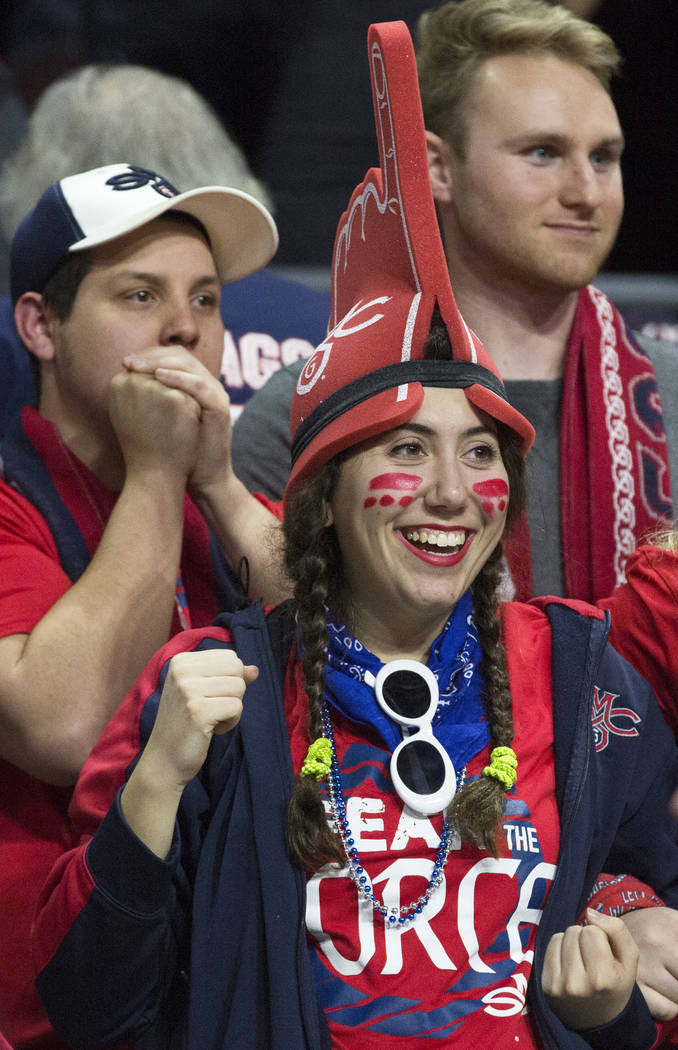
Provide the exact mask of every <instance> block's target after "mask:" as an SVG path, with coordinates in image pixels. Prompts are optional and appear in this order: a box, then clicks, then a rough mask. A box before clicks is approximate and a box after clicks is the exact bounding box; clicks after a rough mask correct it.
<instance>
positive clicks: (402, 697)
mask: <svg viewBox="0 0 678 1050" xmlns="http://www.w3.org/2000/svg"><path fill="white" fill-rule="evenodd" d="M381 693H382V696H383V698H384V700H385V701H386V703H387V704H388V706H389V707H390V708H391V710H392V711H394V712H395V714H397V715H400V717H401V718H421V717H422V716H423V715H425V714H426V712H427V711H428V709H429V706H430V703H431V691H430V689H429V687H428V683H427V681H426V679H425V678H422V676H421V675H420V674H418V673H417V672H416V671H405V670H402V671H393V672H392V673H391V674H389V675H388V676H387V677H386V678H385V680H384V684H383V686H382V689H381Z"/></svg>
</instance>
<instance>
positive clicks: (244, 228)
mask: <svg viewBox="0 0 678 1050" xmlns="http://www.w3.org/2000/svg"><path fill="white" fill-rule="evenodd" d="M167 211H181V212H185V213H186V214H188V215H192V216H194V218H196V219H198V220H199V222H201V223H202V225H203V226H204V227H205V230H206V231H207V235H208V237H209V239H210V245H211V250H212V255H213V257H214V262H215V266H216V269H217V274H218V275H219V280H220V281H221V282H222V284H228V283H229V282H231V281H237V280H239V279H240V278H241V277H247V276H248V275H249V274H251V273H255V272H256V271H257V270H260V269H261V268H262V266H266V264H267V263H269V262H270V260H271V259H272V258H273V256H274V255H275V252H276V251H277V248H278V231H277V228H276V225H275V223H274V221H273V219H272V218H271V216H270V215H269V213H268V212H267V211H266V209H265V208H264V206H263V205H262V204H260V203H259V201H257V200H255V198H254V197H251V196H250V195H249V194H248V193H244V192H243V191H242V190H236V189H226V188H225V187H222V186H204V187H201V188H200V189H196V190H187V192H186V193H179V194H177V195H176V196H174V197H166V198H165V197H161V196H159V197H158V203H157V205H156V204H154V206H153V207H151V208H148V209H146V210H145V211H140V212H139V213H137V214H136V215H135V216H134V219H133V221H130V218H129V216H128V217H126V219H125V220H124V221H117V222H111V223H108V224H107V225H105V226H101V227H99V229H98V230H97V232H96V234H95V235H93V236H90V237H83V238H82V239H81V240H79V241H76V242H75V244H72V245H71V246H70V248H69V252H79V251H83V250H85V249H87V248H95V247H97V246H98V245H100V244H108V243H109V242H110V241H113V240H116V239H117V238H118V237H123V236H124V235H125V234H126V233H131V232H132V231H133V230H138V229H139V228H140V227H141V226H145V225H146V223H148V222H152V221H153V219H157V218H159V217H160V216H162V215H163V214H164V213H165V212H167Z"/></svg>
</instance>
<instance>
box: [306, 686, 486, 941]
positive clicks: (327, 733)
mask: <svg viewBox="0 0 678 1050" xmlns="http://www.w3.org/2000/svg"><path fill="white" fill-rule="evenodd" d="M322 729H323V736H324V737H325V738H326V739H327V740H328V741H329V744H330V748H331V750H332V763H331V767H330V771H329V773H328V775H327V788H328V794H329V797H330V808H331V810H332V819H333V821H334V828H335V830H336V832H337V834H338V835H339V838H340V839H341V844H342V846H343V849H344V853H345V854H346V860H347V862H348V874H349V876H350V878H351V879H352V880H353V882H354V883H355V886H356V889H357V890H358V896H359V898H360V899H361V900H365V901H367V902H368V904H370V905H371V907H372V908H373V909H374V911H375V912H377V914H378V915H381V917H382V918H383V920H384V922H385V923H387V925H388V926H389V927H391V928H393V929H400V930H404V929H407V927H408V926H411V925H412V923H413V922H414V921H415V920H416V918H417V916H418V915H421V914H422V912H423V911H424V909H425V908H426V906H427V905H428V902H429V901H430V899H431V897H432V896H433V893H434V891H435V890H436V889H437V888H438V887H439V886H440V885H442V881H443V868H444V867H445V865H446V864H447V859H448V857H449V855H450V850H451V849H452V836H451V833H450V826H449V824H448V821H447V816H444V817H443V829H442V833H441V836H440V844H439V846H438V852H437V854H436V859H435V863H434V865H433V871H432V872H431V877H430V879H429V882H428V887H427V888H426V890H425V891H424V893H423V894H422V895H421V897H418V898H417V900H414V901H410V903H409V904H407V905H402V906H401V907H400V908H388V907H387V906H386V905H385V904H384V902H383V901H380V900H379V898H378V897H377V895H376V894H375V893H374V890H373V888H372V885H371V883H370V879H369V876H368V874H367V872H366V871H365V868H364V867H363V865H362V863H361V860H360V857H359V855H358V849H357V847H356V844H355V839H354V837H353V835H352V833H351V828H350V827H349V823H348V819H347V817H346V801H345V799H344V792H343V790H342V786H341V773H340V772H339V762H338V760H337V750H336V747H335V743H334V730H333V729H332V720H331V718H330V712H329V707H328V705H327V701H324V702H323V711H322ZM465 779H466V766H464V768H463V769H462V770H461V771H460V772H459V773H457V791H459V789H460V788H461V787H462V786H463V784H464V781H465Z"/></svg>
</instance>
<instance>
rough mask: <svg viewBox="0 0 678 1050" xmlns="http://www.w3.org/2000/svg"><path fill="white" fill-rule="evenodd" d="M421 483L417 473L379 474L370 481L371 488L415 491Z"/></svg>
mask: <svg viewBox="0 0 678 1050" xmlns="http://www.w3.org/2000/svg"><path fill="white" fill-rule="evenodd" d="M420 485H421V478H420V477H418V476H417V475H416V474H379V475H378V476H377V477H376V478H372V480H371V481H370V489H397V490H398V491H399V492H414V491H415V489H418V488H419V486H420Z"/></svg>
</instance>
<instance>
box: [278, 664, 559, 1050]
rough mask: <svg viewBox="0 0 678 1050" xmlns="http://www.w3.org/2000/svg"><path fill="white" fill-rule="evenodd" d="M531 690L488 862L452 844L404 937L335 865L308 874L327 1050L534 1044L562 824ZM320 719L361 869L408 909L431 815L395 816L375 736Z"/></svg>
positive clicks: (518, 716)
mask: <svg viewBox="0 0 678 1050" xmlns="http://www.w3.org/2000/svg"><path fill="white" fill-rule="evenodd" d="M297 673H299V672H297ZM300 682H301V680H300V679H299V682H298V684H300ZM535 693H537V694H539V693H541V695H536V696H534V695H533V696H531V697H530V701H529V707H526V708H525V710H521V709H520V706H517V707H516V704H515V698H514V720H515V723H516V738H515V741H514V748H515V750H516V752H517V753H518V755H519V766H518V779H517V782H516V784H515V786H514V788H513V789H512V790H511V791H510V792H508V793H507V805H506V811H505V815H504V818H503V829H504V839H505V847H504V848H503V851H502V854H501V855H500V856H499V857H498V858H496V859H495V858H493V857H492V856H490V855H489V854H488V853H487V851H485V850H480V849H477V848H475V847H471V846H468V845H466V844H461V843H460V842H459V840H458V838H457V839H456V840H455V841H454V843H453V848H452V851H451V852H450V855H449V859H448V862H447V864H446V866H445V869H444V873H443V876H444V877H443V883H442V885H441V886H439V887H438V888H437V889H435V890H434V891H433V893H432V895H431V898H430V901H429V903H428V905H427V907H426V908H425V909H424V911H423V913H422V914H421V915H419V916H418V917H417V919H416V920H415V922H414V923H413V924H411V925H409V926H407V927H406V928H404V929H397V928H393V927H392V926H390V925H389V924H388V922H386V923H385V922H384V919H383V918H382V916H381V915H379V914H377V913H376V912H375V911H374V910H373V908H372V907H371V905H370V904H368V903H366V902H362V901H360V900H359V897H358V893H357V890H356V888H355V885H354V883H353V881H352V880H351V878H350V877H349V876H348V874H347V872H346V869H344V870H342V871H338V870H337V869H336V868H329V867H328V868H324V869H322V870H321V871H320V872H317V873H316V874H315V875H314V876H313V877H312V878H311V879H310V880H309V882H308V886H307V911H306V925H307V931H308V936H309V943H310V944H311V946H312V949H313V952H314V967H315V973H316V991H317V994H318V998H319V1000H320V1002H321V1004H322V1006H323V1008H324V1010H325V1012H326V1016H327V1020H328V1022H329V1025H330V1031H331V1033H332V1046H333V1047H334V1048H336V1050H355V1048H357V1047H359V1048H360V1050H386V1048H389V1050H391V1048H393V1047H400V1046H402V1047H412V1048H414V1047H420V1046H428V1045H432V1046H450V1047H451V1046H458V1047H464V1048H465V1050H467V1048H468V1047H471V1046H492V1047H493V1050H504V1048H509V1047H518V1048H521V1050H525V1048H528V1047H530V1048H532V1047H537V1046H538V1045H539V1043H538V1040H537V1037H536V1035H535V1033H534V1032H533V1029H532V1027H531V1024H530V1020H529V1017H528V1015H527V1013H526V1009H525V993H526V989H527V982H528V978H529V975H530V969H531V965H532V959H533V953H534V941H535V937H536V932H537V926H538V923H539V920H540V917H541V911H542V909H543V907H544V903H545V901H546V897H547V894H548V891H549V888H550V886H551V883H552V881H553V878H554V875H555V870H556V869H555V865H556V859H557V854H558V844H559V820H558V811H557V807H556V801H555V786H554V770H553V759H552V745H553V728H552V714H551V703H550V690H548V689H546V690H539V689H538V688H536V689H535ZM297 695H299V694H298V692H297ZM298 714H299V712H298V710H297V711H295V712H293V711H291V710H289V708H288V725H289V728H290V735H291V739H292V754H293V760H294V763H295V770H298V769H299V768H300V765H301V762H302V761H303V758H304V756H305V751H306V746H307V740H304V733H303V730H302V720H301V718H299V717H298ZM331 716H332V723H333V727H334V734H335V742H336V748H337V756H338V761H339V767H340V772H341V780H342V787H343V792H344V798H345V800H346V806H347V818H348V823H349V825H350V828H351V832H352V836H353V838H354V839H355V844H356V847H357V849H358V854H359V857H360V861H361V864H362V866H363V867H364V869H365V873H366V875H367V877H368V879H369V882H370V884H371V885H372V887H373V891H374V892H375V894H376V895H377V897H378V898H379V899H380V900H383V902H384V904H385V905H386V906H388V907H389V908H391V907H397V908H400V907H401V906H402V905H409V903H410V902H411V901H415V900H417V898H418V897H419V896H420V895H422V894H424V893H425V891H426V889H427V887H428V883H429V879H430V876H431V872H432V870H433V866H434V862H435V857H436V854H437V850H438V846H439V842H440V833H441V829H442V816H441V815H440V814H438V815H435V816H433V817H431V818H427V817H419V816H417V815H416V814H415V813H413V812H411V811H410V810H408V809H407V808H405V807H404V806H403V804H402V802H401V801H400V799H399V798H398V796H397V795H396V794H395V792H394V791H393V788H392V783H391V779H390V775H389V761H390V753H389V752H388V751H386V750H385V748H384V745H383V743H382V742H381V740H380V739H379V738H378V737H376V736H375V737H374V738H373V739H370V738H369V736H368V735H367V734H364V733H362V732H360V733H359V734H356V732H355V730H356V729H357V727H356V726H354V725H353V724H352V723H350V722H349V721H347V720H346V719H344V718H342V716H340V715H339V714H338V713H337V712H335V711H332V712H331ZM488 761H489V754H488V749H484V750H483V751H482V752H481V753H480V754H479V755H477V756H476V757H475V758H474V759H473V760H472V761H471V762H470V763H469V764H468V768H467V780H468V779H471V778H473V777H474V776H477V775H479V774H480V773H481V771H482V768H483V766H485V765H487V763H488ZM323 786H324V785H321V788H322V787H323ZM326 797H327V796H326V794H324V798H326ZM327 808H329V803H327Z"/></svg>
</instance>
